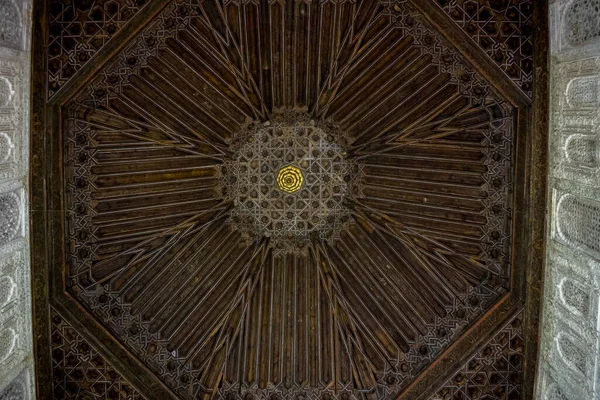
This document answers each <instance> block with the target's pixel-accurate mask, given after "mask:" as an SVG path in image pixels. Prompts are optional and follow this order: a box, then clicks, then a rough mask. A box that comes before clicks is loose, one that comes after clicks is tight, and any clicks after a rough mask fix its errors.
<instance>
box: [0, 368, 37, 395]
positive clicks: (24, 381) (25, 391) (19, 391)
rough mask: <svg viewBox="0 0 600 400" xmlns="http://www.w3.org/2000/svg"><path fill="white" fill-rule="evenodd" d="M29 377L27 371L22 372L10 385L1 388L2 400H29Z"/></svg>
mask: <svg viewBox="0 0 600 400" xmlns="http://www.w3.org/2000/svg"><path fill="white" fill-rule="evenodd" d="M29 379H30V378H29V373H28V372H27V371H23V372H21V373H20V374H19V375H18V376H17V377H16V378H15V379H14V380H13V381H12V382H11V383H9V384H8V386H6V387H5V388H4V389H3V390H0V400H29V399H30V398H31V396H30V394H29V393H30V389H29V387H30V383H29Z"/></svg>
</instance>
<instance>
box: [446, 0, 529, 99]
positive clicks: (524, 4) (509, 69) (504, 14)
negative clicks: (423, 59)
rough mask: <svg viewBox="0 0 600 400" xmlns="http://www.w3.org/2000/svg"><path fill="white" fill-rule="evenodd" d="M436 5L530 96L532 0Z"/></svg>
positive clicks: (460, 1)
mask: <svg viewBox="0 0 600 400" xmlns="http://www.w3.org/2000/svg"><path fill="white" fill-rule="evenodd" d="M436 1H437V3H438V4H439V6H440V7H441V8H442V9H443V10H444V12H445V13H446V14H448V16H449V17H450V18H452V20H453V21H454V22H456V24H458V26H460V27H461V28H462V30H463V31H465V32H466V33H467V34H468V35H469V36H470V37H471V38H472V39H473V40H474V41H475V43H477V45H478V46H479V47H480V48H481V49H482V50H483V51H485V53H486V54H487V55H488V56H489V57H490V58H491V59H492V60H493V61H494V62H495V63H496V64H497V65H498V66H499V67H500V68H501V69H502V70H503V71H504V73H506V75H508V77H509V78H510V79H512V81H513V82H514V83H515V84H516V85H517V86H518V87H519V88H520V89H521V90H522V91H523V92H524V93H525V94H526V95H527V96H528V97H530V98H531V96H532V90H533V2H532V1H531V0H485V1H468V0H436Z"/></svg>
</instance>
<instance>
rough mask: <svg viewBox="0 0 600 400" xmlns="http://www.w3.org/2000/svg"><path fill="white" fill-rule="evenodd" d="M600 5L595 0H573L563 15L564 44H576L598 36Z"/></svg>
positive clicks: (599, 30) (599, 31)
mask: <svg viewBox="0 0 600 400" xmlns="http://www.w3.org/2000/svg"><path fill="white" fill-rule="evenodd" d="M599 21H600V7H598V2H597V1H595V0H584V1H573V2H572V3H571V4H569V6H568V9H567V11H566V12H565V17H564V22H563V24H564V27H563V29H564V36H563V40H564V41H565V42H566V43H565V44H567V45H569V46H577V45H581V44H584V43H586V42H588V41H590V40H593V39H596V38H598V37H600V22H599Z"/></svg>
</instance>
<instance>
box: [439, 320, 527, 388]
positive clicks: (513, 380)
mask: <svg viewBox="0 0 600 400" xmlns="http://www.w3.org/2000/svg"><path fill="white" fill-rule="evenodd" d="M523 345H524V341H523V314H522V313H520V314H517V316H515V317H514V318H513V319H512V321H510V322H509V323H508V324H507V325H506V326H505V327H504V328H502V330H500V332H498V333H496V334H494V338H493V339H492V340H491V341H489V342H488V343H486V344H485V345H484V346H483V348H482V349H481V350H480V351H479V352H477V354H475V355H474V356H473V357H471V359H470V360H469V361H468V362H467V363H466V364H465V365H464V367H462V368H461V369H459V370H458V371H456V374H455V375H454V377H453V378H452V379H451V380H450V381H448V382H447V383H446V384H444V385H443V386H442V387H441V388H440V389H439V390H438V392H437V393H436V394H435V395H434V396H432V397H431V398H430V400H451V399H452V400H453V399H464V400H479V399H489V400H492V399H503V400H519V399H521V389H520V387H521V383H522V371H523Z"/></svg>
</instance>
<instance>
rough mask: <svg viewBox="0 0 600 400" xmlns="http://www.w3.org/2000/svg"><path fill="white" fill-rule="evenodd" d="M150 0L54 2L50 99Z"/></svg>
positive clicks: (50, 12) (50, 6) (50, 29)
mask: <svg viewBox="0 0 600 400" xmlns="http://www.w3.org/2000/svg"><path fill="white" fill-rule="evenodd" d="M147 1H148V0H115V1H102V0H71V1H64V0H50V1H49V2H48V21H49V22H48V97H52V96H53V95H54V94H55V93H56V92H57V91H58V90H59V89H60V88H61V87H62V86H63V85H64V84H65V83H66V82H68V81H69V80H70V79H71V78H72V77H73V75H75V73H76V72H77V71H79V69H80V68H81V67H82V66H83V65H85V64H86V63H87V62H88V61H90V59H92V57H94V55H95V54H96V53H97V52H98V50H100V49H101V48H102V47H104V45H105V44H106V43H107V42H108V41H109V40H110V39H111V38H112V37H113V36H114V35H115V34H116V33H117V32H118V31H119V30H120V29H121V28H122V27H123V26H124V25H125V24H126V23H127V22H128V21H129V20H130V19H131V18H132V17H133V16H134V15H135V14H136V13H138V12H139V11H140V10H141V9H142V8H143V7H144V5H145V4H146V3H147Z"/></svg>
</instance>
